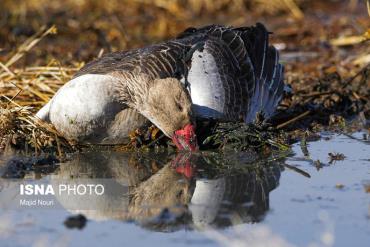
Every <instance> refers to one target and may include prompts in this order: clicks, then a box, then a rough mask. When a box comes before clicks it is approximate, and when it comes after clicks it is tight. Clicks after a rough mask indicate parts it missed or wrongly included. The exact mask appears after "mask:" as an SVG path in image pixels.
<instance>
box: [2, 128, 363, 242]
mask: <svg viewBox="0 0 370 247" xmlns="http://www.w3.org/2000/svg"><path fill="white" fill-rule="evenodd" d="M322 137H323V138H322V139H321V140H319V141H316V142H310V143H309V144H308V150H309V155H310V157H305V156H304V154H303V153H302V151H301V147H300V145H299V144H295V145H293V153H294V154H293V155H290V156H289V157H287V158H285V159H278V160H275V159H274V157H270V158H269V159H267V160H258V161H254V158H253V156H252V155H240V154H239V155H227V156H220V157H219V156H216V157H214V156H212V155H210V154H204V155H203V156H200V155H189V154H180V155H170V156H169V155H167V154H154V155H153V154H145V155H136V154H122V153H108V152H102V153H98V152H88V153H82V154H78V155H74V156H73V157H72V158H71V159H70V161H68V162H65V163H61V164H60V165H59V166H56V167H54V168H52V169H51V168H50V167H49V169H39V170H38V171H36V172H35V171H32V169H31V171H28V170H27V169H28V168H27V166H26V167H25V168H24V167H23V168H24V173H25V176H24V178H23V179H15V180H13V179H2V180H1V187H0V188H1V192H0V222H1V224H0V241H1V242H0V243H1V244H0V245H1V246H30V245H34V246H50V245H53V246H101V245H102V244H106V245H108V246H118V245H120V246H125V245H128V246H153V245H154V246H187V245H191V246H246V245H248V246H369V242H370V194H369V193H366V186H370V152H369V150H370V145H369V144H370V143H369V142H367V141H363V140H362V133H355V134H354V135H353V136H352V137H354V138H357V139H354V138H350V137H348V136H346V135H337V134H330V133H323V134H322ZM330 152H331V153H343V154H344V155H345V156H346V158H345V159H344V160H338V161H334V162H333V163H332V164H329V156H328V153H330ZM220 159H222V160H223V161H224V162H223V163H220V162H218V163H217V161H220ZM316 160H320V161H321V164H322V167H321V168H317V166H316V165H315V163H314V161H316ZM284 163H285V164H288V165H290V166H294V167H297V168H298V169H300V170H303V171H304V172H306V173H308V174H309V175H310V178H308V177H307V176H304V175H302V173H299V172H297V171H296V170H294V169H291V167H287V166H285V165H284ZM7 164H8V165H6V164H5V160H4V159H3V165H2V166H1V169H0V172H1V173H2V174H9V170H11V169H13V170H14V164H13V165H9V163H7ZM10 166H13V168H12V167H10ZM44 168H45V167H44ZM40 172H41V173H47V174H46V175H45V176H41V175H40ZM22 176H23V175H22ZM20 183H23V184H52V185H55V184H61V183H69V184H72V183H74V184H76V183H77V184H78V183H83V184H87V183H95V184H97V183H99V184H103V185H104V186H105V188H106V191H105V194H104V196H95V197H91V198H86V197H81V196H58V195H55V196H54V195H51V196H50V197H48V199H50V200H53V201H54V203H55V204H54V205H53V206H52V207H47V206H44V207H41V206H35V207H31V206H20V205H19V200H20V195H19V193H20V192H19V184H20ZM107 191H109V193H107ZM77 213H81V214H83V215H85V216H86V217H87V218H88V221H87V223H86V226H85V227H84V228H82V229H81V230H78V229H68V228H67V227H65V226H64V224H63V222H64V221H65V220H66V219H67V218H68V217H69V216H71V215H75V214H77Z"/></svg>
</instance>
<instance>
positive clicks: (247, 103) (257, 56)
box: [178, 23, 284, 122]
mask: <svg viewBox="0 0 370 247" xmlns="http://www.w3.org/2000/svg"><path fill="white" fill-rule="evenodd" d="M268 34H269V33H268V32H267V30H266V28H265V27H264V26H263V25H262V24H260V23H257V24H256V26H254V27H241V28H232V27H224V26H215V25H212V26H207V27H203V28H200V29H195V28H190V29H187V30H185V31H184V32H183V33H182V34H180V35H179V37H178V38H180V39H186V38H190V37H199V36H200V35H205V36H206V37H207V38H206V40H205V41H203V42H204V45H203V46H202V47H201V49H198V50H197V51H195V52H194V53H193V54H192V62H191V67H190V69H189V76H188V81H189V82H190V84H191V95H192V100H193V103H195V111H196V113H197V114H198V115H200V116H202V117H213V118H224V119H227V120H236V119H238V118H243V119H244V121H245V122H252V121H253V120H254V119H255V117H256V114H257V113H258V112H262V113H263V114H264V116H265V117H266V118H269V117H271V116H272V115H273V114H274V112H275V110H276V107H277V105H278V103H279V102H280V100H281V98H282V94H283V89H284V83H283V66H282V65H281V64H279V56H278V52H277V51H276V49H275V48H274V47H272V46H269V44H268ZM198 42H200V41H198Z"/></svg>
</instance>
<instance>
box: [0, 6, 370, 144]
mask: <svg viewBox="0 0 370 247" xmlns="http://www.w3.org/2000/svg"><path fill="white" fill-rule="evenodd" d="M368 4H369V3H368ZM368 11H370V10H369V5H367V4H366V1H360V0H349V1H334V0H332V1H305V0H296V1H294V0H284V1H277V0H272V1H267V0H253V1H246V0H215V1H211V0H200V1H196V0H175V1H166V0H153V1H149V0H148V1H146V0H133V1H129V0H124V1H119V0H113V1H98V0H90V1H88V0H79V1H74V0H65V1H47V0H29V1H21V0H3V1H2V8H1V10H0V62H1V63H0V95H1V98H0V104H1V116H0V127H1V131H0V136H1V137H2V138H3V139H2V140H3V141H2V145H1V147H2V148H4V146H6V145H5V144H4V143H13V144H14V145H15V144H17V143H18V142H19V140H22V141H26V142H28V143H30V145H31V146H33V147H35V146H36V148H35V150H37V147H42V146H58V147H59V146H64V145H65V146H68V145H69V144H68V143H67V142H65V141H63V140H62V138H58V137H57V136H58V134H57V133H56V132H55V130H53V128H52V126H46V125H44V124H42V123H38V122H37V120H35V118H34V117H33V115H32V113H34V112H35V111H36V110H37V109H38V108H40V107H41V106H42V105H43V104H45V103H46V102H47V101H48V100H49V99H50V98H51V97H52V95H53V94H54V93H55V92H56V91H57V89H58V88H59V87H60V86H62V85H63V84H64V83H65V82H67V81H68V80H69V78H71V76H72V75H73V73H74V72H76V71H77V70H78V69H79V68H80V67H81V66H83V64H84V63H86V62H88V61H90V60H91V59H94V58H97V57H99V56H101V55H102V54H104V53H107V52H110V51H117V50H126V49H130V48H135V47H141V46H144V45H147V44H151V43H155V42H159V41H161V40H165V39H169V38H171V37H174V36H175V35H176V34H177V33H179V32H181V31H182V30H184V29H185V28H187V27H190V26H195V27H198V26H202V25H207V24H213V23H215V24H224V25H232V26H248V25H253V24H255V23H256V22H262V23H264V24H265V25H266V26H267V28H268V29H269V30H270V31H271V32H273V34H272V35H271V43H272V44H273V45H275V47H276V48H278V49H279V50H280V54H281V62H282V63H283V64H284V65H285V73H286V74H285V81H286V83H287V84H289V85H290V86H291V87H292V92H291V93H290V94H289V95H287V96H286V97H285V99H284V101H283V102H282V104H281V106H280V111H279V113H278V114H277V116H276V117H275V118H274V119H273V121H272V126H273V127H274V128H275V129H278V130H284V131H287V130H289V131H290V133H292V136H293V138H295V137H294V133H295V132H296V131H297V130H299V134H297V135H298V136H301V133H302V130H303V131H304V132H306V130H309V131H315V130H322V129H323V128H334V129H338V128H339V129H340V130H341V131H342V130H343V129H351V130H353V129H358V128H361V129H368V128H369V126H370V79H369V78H370V65H369V64H370V45H369V39H370V17H369V16H370V12H369V13H368ZM9 135H10V136H12V137H11V138H10V139H9ZM25 135H28V136H31V137H24V136H25ZM20 136H23V137H22V138H20ZM32 136H33V137H32ZM5 137H6V138H5ZM41 137H42V138H41ZM1 147H0V149H1ZM58 149H59V148H58Z"/></svg>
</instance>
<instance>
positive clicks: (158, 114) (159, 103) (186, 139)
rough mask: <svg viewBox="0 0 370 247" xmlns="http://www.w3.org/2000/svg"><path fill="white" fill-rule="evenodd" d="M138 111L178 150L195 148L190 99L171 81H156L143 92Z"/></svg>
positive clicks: (182, 87)
mask: <svg viewBox="0 0 370 247" xmlns="http://www.w3.org/2000/svg"><path fill="white" fill-rule="evenodd" d="M141 102H142V105H141V106H139V108H141V109H139V111H140V112H141V113H142V114H143V115H144V116H145V117H147V118H148V119H149V120H150V121H151V122H152V123H153V124H155V125H156V126H157V127H158V128H159V129H161V130H162V132H163V133H164V134H165V135H166V136H168V137H170V138H172V140H173V142H174V144H175V145H176V146H177V147H178V148H179V149H180V150H184V149H185V150H190V151H195V150H197V149H198V145H197V139H196V135H195V126H194V124H193V123H194V121H193V118H192V110H191V105H192V102H191V98H190V95H189V93H188V91H187V90H186V89H185V88H184V86H183V85H182V84H181V82H180V81H179V80H177V79H175V78H166V79H156V80H153V82H152V83H151V85H150V87H149V90H147V93H146V98H145V100H142V101H141Z"/></svg>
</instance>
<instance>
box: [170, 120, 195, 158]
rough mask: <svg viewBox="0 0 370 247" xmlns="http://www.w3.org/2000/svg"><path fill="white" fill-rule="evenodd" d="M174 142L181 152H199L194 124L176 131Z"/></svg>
mask: <svg viewBox="0 0 370 247" xmlns="http://www.w3.org/2000/svg"><path fill="white" fill-rule="evenodd" d="M172 141H173V142H174V143H175V145H176V146H177V148H178V149H179V150H189V151H197V150H198V143H197V136H196V135H195V128H194V126H193V125H192V124H188V125H186V126H185V127H184V128H183V129H180V130H176V131H175V134H174V135H173V137H172Z"/></svg>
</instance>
